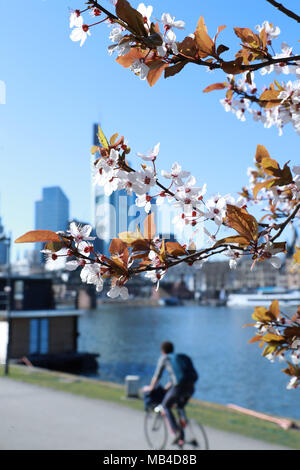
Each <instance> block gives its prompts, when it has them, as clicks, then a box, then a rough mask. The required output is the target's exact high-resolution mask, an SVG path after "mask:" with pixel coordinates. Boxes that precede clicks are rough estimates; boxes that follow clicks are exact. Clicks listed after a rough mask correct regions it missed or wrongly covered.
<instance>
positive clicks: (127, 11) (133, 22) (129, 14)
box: [116, 0, 147, 36]
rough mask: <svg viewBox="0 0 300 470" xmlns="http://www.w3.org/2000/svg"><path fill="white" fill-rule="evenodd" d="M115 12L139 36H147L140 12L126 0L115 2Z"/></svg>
mask: <svg viewBox="0 0 300 470" xmlns="http://www.w3.org/2000/svg"><path fill="white" fill-rule="evenodd" d="M116 14H117V16H118V17H119V18H120V19H121V20H122V21H125V23H127V24H128V26H129V27H130V28H131V29H132V30H133V31H134V32H135V33H136V34H138V35H139V36H147V32H146V29H145V25H144V18H143V16H142V15H141V13H140V12H139V11H137V10H135V9H134V8H132V6H131V5H130V3H129V2H127V1H126V0H118V1H117V4H116Z"/></svg>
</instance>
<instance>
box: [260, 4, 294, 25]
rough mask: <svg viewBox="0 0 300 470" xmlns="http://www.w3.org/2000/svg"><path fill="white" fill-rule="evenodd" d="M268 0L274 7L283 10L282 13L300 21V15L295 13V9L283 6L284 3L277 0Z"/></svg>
mask: <svg viewBox="0 0 300 470" xmlns="http://www.w3.org/2000/svg"><path fill="white" fill-rule="evenodd" d="M266 1H267V2H268V3H270V4H271V5H273V7H275V8H277V10H279V11H281V13H284V14H285V15H287V16H288V17H289V18H292V19H293V20H295V21H297V23H300V16H298V15H296V13H294V12H293V11H291V10H289V9H288V8H286V7H285V6H283V5H282V3H278V2H276V1H275V0H266Z"/></svg>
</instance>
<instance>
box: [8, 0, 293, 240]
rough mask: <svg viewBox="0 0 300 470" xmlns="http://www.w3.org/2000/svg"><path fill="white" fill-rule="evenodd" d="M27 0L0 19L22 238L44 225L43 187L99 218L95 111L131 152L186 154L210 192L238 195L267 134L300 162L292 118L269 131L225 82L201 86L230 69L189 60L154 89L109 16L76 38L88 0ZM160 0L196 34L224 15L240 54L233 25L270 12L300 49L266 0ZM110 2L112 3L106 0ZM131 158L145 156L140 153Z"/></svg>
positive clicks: (168, 160)
mask: <svg viewBox="0 0 300 470" xmlns="http://www.w3.org/2000/svg"><path fill="white" fill-rule="evenodd" d="M25 3H26V8H25V5H24V6H22V7H20V4H16V3H13V2H6V3H4V2H2V5H1V19H0V22H1V26H0V36H1V38H0V57H1V69H0V70H1V72H0V80H2V81H4V82H5V84H6V104H5V105H0V159H1V177H0V195H1V207H0V215H1V216H2V217H3V222H4V224H5V226H6V228H7V229H8V230H11V231H12V232H13V237H14V238H16V237H17V236H19V235H21V234H22V233H24V232H26V231H27V230H30V229H32V228H33V223H34V201H35V200H37V199H39V198H40V196H41V189H42V187H43V186H52V185H59V186H61V187H62V189H63V190H64V191H65V193H66V195H67V196H68V197H69V199H70V201H71V216H72V217H76V218H77V219H82V220H89V219H91V213H90V212H91V205H90V157H89V149H90V146H91V138H92V124H93V122H95V121H101V123H102V127H103V129H104V130H105V131H106V133H107V134H108V135H112V134H113V133H115V132H120V133H121V134H122V135H125V137H127V138H128V139H129V143H130V145H131V147H132V150H133V154H132V155H135V153H136V152H138V151H139V152H144V151H146V150H147V149H148V148H150V147H152V146H153V145H154V144H156V143H157V142H158V141H160V142H161V153H160V160H159V162H158V165H159V167H160V168H164V169H168V168H169V167H170V165H171V164H172V162H173V161H178V162H180V163H182V165H183V166H184V168H185V169H187V170H190V171H192V172H193V173H194V174H195V176H197V180H198V182H199V184H201V185H202V184H203V183H204V182H206V183H207V184H208V192H209V194H213V193H215V192H218V191H219V192H221V193H223V194H225V193H228V192H231V193H235V192H236V191H238V190H239V189H240V187H241V186H242V185H243V184H245V183H246V182H247V177H246V169H247V167H248V166H250V165H251V164H252V160H253V156H254V154H255V148H256V145H257V144H263V145H265V146H266V147H267V148H268V149H269V151H270V153H271V155H272V156H273V157H275V158H277V159H278V161H279V162H281V163H284V162H285V161H287V160H292V162H295V163H298V164H299V146H298V139H299V138H298V137H297V136H296V134H295V133H294V131H293V129H292V128H291V127H290V126H288V127H286V128H285V130H284V135H283V136H282V137H279V136H278V134H277V130H276V129H275V128H274V129H269V130H268V129H267V130H266V129H264V128H263V126H262V125H260V124H257V123H254V122H253V121H252V120H251V118H250V117H249V118H248V120H247V121H246V123H241V122H240V121H238V120H237V119H236V118H235V116H234V115H231V114H229V113H225V112H224V111H223V109H222V107H221V105H220V103H219V99H221V98H222V97H223V92H214V93H209V94H203V93H202V90H203V89H204V88H205V87H206V86H207V85H209V84H210V83H214V82H215V81H220V79H222V78H223V77H222V76H221V75H220V74H219V73H211V74H210V73H207V72H205V71H204V70H203V69H202V68H200V67H196V66H193V65H190V66H188V67H186V69H185V70H184V71H183V72H182V73H181V74H179V75H178V76H176V77H174V78H169V79H168V80H163V79H161V80H160V81H159V82H158V83H157V84H156V85H155V86H154V87H153V88H150V87H149V86H148V85H147V83H146V82H143V81H141V80H139V79H138V78H137V77H135V76H134V74H132V73H130V72H129V71H128V70H125V69H123V68H122V67H120V66H119V65H118V64H117V63H116V62H115V61H114V59H113V58H112V57H110V56H109V55H108V54H107V50H106V49H107V46H108V45H109V40H108V33H109V29H108V27H107V26H106V25H105V24H104V25H99V26H97V27H95V28H93V29H92V30H91V32H92V36H91V37H90V38H88V40H87V41H86V43H85V44H84V46H83V47H82V48H80V47H79V44H78V43H73V42H71V40H70V39H69V34H70V30H69V19H68V17H69V8H73V9H75V8H83V5H84V2H83V1H81V0H51V1H50V0H26V2H24V4H25ZM132 4H133V6H137V5H138V4H139V2H138V1H133V2H132ZM151 4H152V5H153V7H154V16H155V17H157V18H160V16H161V14H162V13H163V12H170V13H171V14H172V15H175V16H176V18H177V19H183V20H185V21H186V33H187V34H189V33H190V32H193V31H194V29H195V25H196V23H197V20H198V18H199V16H200V15H203V16H204V19H205V21H206V24H207V27H208V32H209V33H210V35H211V36H213V35H214V34H215V32H216V29H217V27H218V26H219V25H222V24H225V25H227V29H226V30H225V31H223V32H222V33H221V35H220V41H221V42H222V43H224V44H227V45H229V46H232V47H231V51H232V55H233V54H234V53H235V52H236V50H237V48H238V47H239V41H238V38H236V37H235V35H234V33H233V31H232V28H233V27H234V26H240V27H243V26H247V27H251V28H254V27H255V25H257V24H261V23H262V22H263V21H264V20H265V19H268V20H269V21H270V22H273V23H274V24H275V25H278V26H279V27H280V28H281V32H282V34H281V35H280V37H279V38H278V39H277V40H275V41H274V45H275V49H276V51H278V52H279V51H280V44H281V41H282V40H285V41H286V42H288V43H289V44H291V45H295V49H294V50H295V52H296V53H298V54H299V45H297V40H298V39H299V38H298V35H297V34H296V28H297V24H296V23H295V22H294V21H292V20H291V19H289V18H287V17H285V16H284V15H283V14H281V13H280V12H278V11H277V10H276V9H274V8H273V7H272V6H271V5H269V4H268V3H267V2H266V1H263V0H255V1H252V2H251V4H248V3H247V4H246V3H245V4H244V6H243V3H241V2H240V1H236V0H229V1H228V2H226V3H225V2H223V1H221V0H218V1H213V0H211V1H210V2H199V1H196V0H189V1H186V2H174V1H170V0H166V1H164V2H161V1H158V0H155V1H152V2H151ZM103 5H104V6H105V7H106V8H108V9H111V10H112V11H113V6H112V5H110V3H109V2H108V1H107V0H104V3H103ZM146 5H148V3H147V2H146ZM285 5H286V6H287V7H289V8H291V9H293V8H294V9H295V10H297V7H299V2H298V1H296V0H286V1H285ZM298 10H299V8H298ZM90 22H92V20H91V21H90ZM177 37H178V39H180V38H181V37H182V38H183V37H184V35H183V33H181V32H179V33H178V35H177ZM298 44H299V43H298ZM227 54H228V53H227ZM227 57H230V53H229V54H228V55H227ZM284 78H285V77H283V76H282V79H284ZM259 83H261V84H263V81H260V82H259ZM297 159H298V161H297ZM130 160H131V162H132V163H133V164H134V162H136V163H137V158H136V157H134V156H131V157H130Z"/></svg>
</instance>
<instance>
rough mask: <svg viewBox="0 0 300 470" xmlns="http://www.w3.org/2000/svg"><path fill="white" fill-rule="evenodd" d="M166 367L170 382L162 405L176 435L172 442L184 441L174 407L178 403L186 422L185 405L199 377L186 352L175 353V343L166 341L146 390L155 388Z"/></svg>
mask: <svg viewBox="0 0 300 470" xmlns="http://www.w3.org/2000/svg"><path fill="white" fill-rule="evenodd" d="M165 369H166V370H167V371H168V373H169V382H168V384H167V385H166V386H165V390H166V394H165V396H164V398H163V400H162V403H161V405H162V407H163V410H164V413H165V415H166V417H167V419H168V422H169V424H170V428H171V430H172V432H173V433H174V435H175V437H174V440H173V442H172V444H176V443H182V442H183V441H184V433H183V429H182V426H179V425H178V424H177V421H176V419H175V417H174V414H173V412H172V407H173V406H174V405H175V404H176V405H177V409H178V413H179V416H180V419H181V420H182V421H183V422H184V421H185V420H186V417H185V412H184V406H185V405H186V403H187V402H188V400H189V399H190V397H191V396H192V395H193V393H194V383H195V382H196V380H197V379H198V374H197V372H196V370H195V368H194V366H193V363H192V361H191V359H190V358H189V356H187V355H186V354H174V345H173V343H171V342H170V341H164V342H163V343H162V344H161V356H160V358H159V360H158V363H157V366H156V370H155V373H154V375H153V378H152V380H151V384H150V385H149V386H148V387H145V389H144V390H145V391H152V390H154V388H155V387H156V385H157V384H158V382H159V380H160V378H161V375H162V373H163V371H164V370H165Z"/></svg>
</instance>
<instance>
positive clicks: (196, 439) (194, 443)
mask: <svg viewBox="0 0 300 470" xmlns="http://www.w3.org/2000/svg"><path fill="white" fill-rule="evenodd" d="M183 412H184V415H185V418H184V419H183V418H182V416H181V417H180V416H178V420H177V423H178V425H179V426H180V427H181V429H182V430H183V432H184V436H185V437H184V441H183V442H182V443H180V444H176V445H177V446H178V447H179V448H180V449H183V448H184V449H191V450H196V449H198V450H208V449H209V444H208V438H207V435H206V432H205V429H204V427H203V426H202V424H200V423H199V422H198V421H196V420H195V419H188V418H187V416H186V412H185V410H183ZM181 414H182V411H181ZM144 431H145V436H146V440H147V443H148V445H149V446H150V448H151V449H155V450H162V449H165V448H166V445H167V443H168V437H169V435H170V433H169V432H168V423H167V418H166V416H165V414H164V411H163V407H162V406H161V405H158V406H154V407H153V406H151V407H149V408H147V410H146V414H145V421H144Z"/></svg>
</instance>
